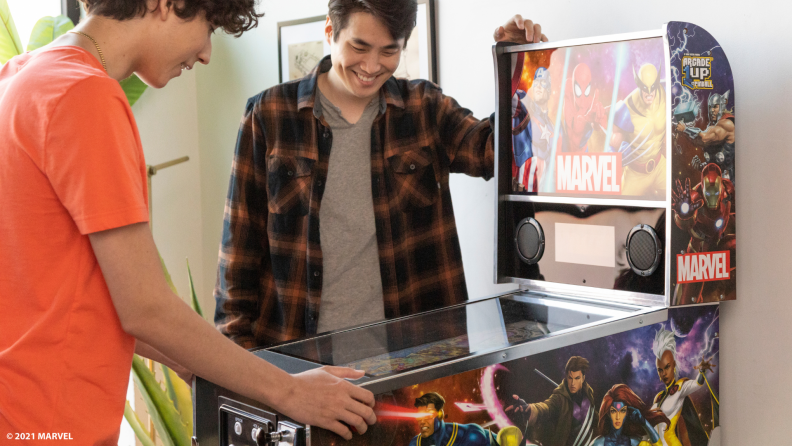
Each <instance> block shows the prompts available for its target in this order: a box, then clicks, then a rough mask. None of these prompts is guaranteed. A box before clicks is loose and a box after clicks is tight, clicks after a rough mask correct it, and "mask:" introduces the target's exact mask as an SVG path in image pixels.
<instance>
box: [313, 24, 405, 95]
mask: <svg viewBox="0 0 792 446" xmlns="http://www.w3.org/2000/svg"><path fill="white" fill-rule="evenodd" d="M325 33H326V36H327V39H328V41H329V43H330V54H331V56H330V57H331V59H332V61H333V68H332V70H333V72H334V74H335V75H336V77H337V79H338V80H340V82H341V84H342V85H343V86H344V88H345V90H346V93H348V94H350V95H352V96H355V97H357V98H360V99H368V98H372V97H374V95H376V94H377V93H378V92H379V89H380V87H382V85H383V84H384V83H385V81H387V80H388V78H390V77H391V76H392V75H393V73H394V72H395V71H396V68H398V67H399V59H400V56H401V52H402V48H404V38H401V39H398V40H394V39H393V37H392V36H391V34H390V31H388V28H387V27H386V26H385V24H383V23H382V22H381V21H380V20H379V19H377V18H376V17H374V16H373V15H371V14H369V13H366V12H356V13H354V14H352V15H350V16H349V20H348V21H347V26H346V27H345V28H344V29H343V30H341V32H340V33H339V34H338V38H337V39H335V40H334V39H333V32H332V22H331V21H330V19H329V18H328V20H327V25H326V28H325Z"/></svg>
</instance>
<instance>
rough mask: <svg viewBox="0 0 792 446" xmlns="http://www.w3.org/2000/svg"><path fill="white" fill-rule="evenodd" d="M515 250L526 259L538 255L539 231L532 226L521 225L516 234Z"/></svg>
mask: <svg viewBox="0 0 792 446" xmlns="http://www.w3.org/2000/svg"><path fill="white" fill-rule="evenodd" d="M517 248H519V250H520V254H522V256H523V257H525V258H526V259H532V258H534V257H536V254H538V253H539V231H537V230H536V228H535V227H534V226H533V225H522V227H520V232H519V233H518V234H517Z"/></svg>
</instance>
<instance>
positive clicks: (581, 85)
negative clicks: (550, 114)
mask: <svg viewBox="0 0 792 446" xmlns="http://www.w3.org/2000/svg"><path fill="white" fill-rule="evenodd" d="M567 83H568V85H567V87H566V88H565V89H564V94H565V98H564V123H563V127H562V129H561V130H562V137H561V151H562V152H586V151H587V149H588V140H589V138H591V134H592V133H593V132H594V125H595V124H596V123H597V122H602V121H603V120H604V118H603V115H604V109H603V107H602V103H601V102H599V101H598V100H597V91H596V89H595V88H594V86H593V85H592V84H593V82H592V75H591V68H589V66H588V64H586V63H584V62H582V63H579V64H577V66H575V69H574V70H573V71H572V77H571V78H570V79H569V80H568V81H567Z"/></svg>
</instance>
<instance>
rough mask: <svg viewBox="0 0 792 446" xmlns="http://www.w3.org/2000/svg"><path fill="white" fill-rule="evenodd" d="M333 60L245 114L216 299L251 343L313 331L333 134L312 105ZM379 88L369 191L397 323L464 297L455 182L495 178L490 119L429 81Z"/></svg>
mask: <svg viewBox="0 0 792 446" xmlns="http://www.w3.org/2000/svg"><path fill="white" fill-rule="evenodd" d="M331 65H332V64H331V62H330V59H329V57H327V58H325V59H323V60H322V61H321V62H320V63H319V65H318V66H317V68H316V69H314V71H313V72H312V73H311V74H310V75H308V76H307V77H305V78H303V79H300V80H297V81H292V82H287V83H284V84H281V85H277V86H275V87H273V88H270V89H269V90H266V91H264V92H262V93H260V94H258V95H257V96H254V97H253V98H251V99H250V100H248V103H247V106H246V108H245V115H244V117H243V119H242V124H241V127H240V130H239V135H238V139H237V145H236V151H235V155H234V162H233V168H232V173H231V181H230V185H229V190H228V198H227V201H226V206H225V219H224V225H223V240H222V245H221V248H220V259H219V264H218V273H217V275H218V279H217V286H216V288H215V292H214V295H215V299H216V301H217V307H216V313H215V323H216V325H217V328H218V329H219V330H220V331H221V332H222V333H224V334H225V335H226V336H228V337H229V338H231V339H232V340H234V341H235V342H236V343H238V344H240V345H242V346H243V347H246V348H253V347H260V346H267V345H272V344H275V343H279V342H283V341H288V340H292V339H296V338H300V337H304V336H306V335H313V334H316V330H317V324H318V319H319V311H320V305H321V296H322V249H321V246H320V243H319V206H321V203H322V193H323V191H324V181H325V180H326V179H327V168H328V161H329V157H330V149H331V147H332V138H333V136H332V132H331V130H330V128H329V126H328V125H327V123H326V122H325V121H324V119H322V117H321V115H319V114H318V113H314V103H315V101H316V88H317V78H318V75H319V74H320V73H324V72H326V71H328V70H329V69H330V67H331ZM380 91H381V93H380V94H381V97H382V98H383V99H384V102H383V103H384V107H382V108H381V110H380V113H379V115H378V116H377V118H376V119H375V121H374V124H373V125H372V128H371V190H372V196H373V201H374V203H373V204H374V214H375V222H376V233H377V245H378V250H379V260H380V274H381V278H382V291H383V299H384V305H385V316H386V317H388V318H393V317H397V316H404V315H408V314H413V313H417V312H420V311H425V310H430V309H435V308H438V307H441V306H446V305H451V304H456V303H459V302H463V301H465V300H466V299H467V288H466V285H465V275H464V271H463V268H462V256H461V251H460V246H459V238H458V236H457V230H456V223H455V221H454V210H453V207H452V205H451V193H450V190H449V186H448V177H449V174H450V173H452V172H453V173H465V174H468V175H471V176H475V177H483V178H485V179H489V178H491V177H492V175H493V169H494V168H493V155H494V154H493V136H492V130H491V129H492V126H491V122H490V121H491V120H492V118H490V119H485V120H478V119H476V118H474V117H473V115H472V113H471V112H470V111H469V110H467V109H464V108H462V107H460V106H459V105H458V104H457V102H456V101H455V100H454V99H452V98H450V97H448V96H444V95H443V94H442V92H441V90H440V88H438V87H437V86H436V85H434V84H432V83H430V82H427V81H412V82H410V81H406V80H398V79H395V78H393V77H391V78H390V79H388V81H387V82H385V84H384V86H383V87H382V89H381V90H380ZM317 115H318V116H317ZM334 168H343V167H342V166H334ZM350 286H354V284H350Z"/></svg>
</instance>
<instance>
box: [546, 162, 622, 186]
mask: <svg viewBox="0 0 792 446" xmlns="http://www.w3.org/2000/svg"><path fill="white" fill-rule="evenodd" d="M621 155H622V154H621V153H619V152H613V153H610V152H609V153H565V154H563V155H558V156H556V192H571V193H579V194H597V195H621V193H622V192H621V191H622V184H621V183H622V159H621Z"/></svg>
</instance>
